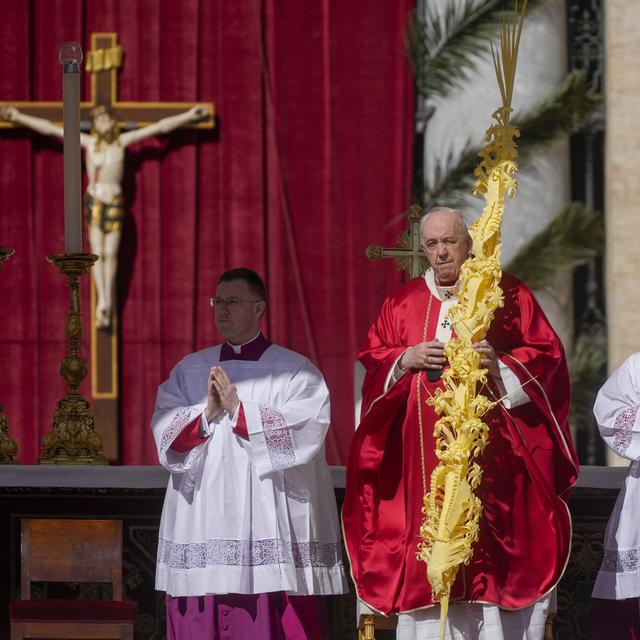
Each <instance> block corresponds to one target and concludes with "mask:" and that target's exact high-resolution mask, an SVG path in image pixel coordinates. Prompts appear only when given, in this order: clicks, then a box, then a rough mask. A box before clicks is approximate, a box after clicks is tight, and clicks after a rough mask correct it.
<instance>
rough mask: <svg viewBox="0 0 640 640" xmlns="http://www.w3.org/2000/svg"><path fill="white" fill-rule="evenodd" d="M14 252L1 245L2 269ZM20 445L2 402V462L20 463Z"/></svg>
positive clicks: (0, 420) (0, 452) (0, 455)
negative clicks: (12, 432) (17, 442)
mask: <svg viewBox="0 0 640 640" xmlns="http://www.w3.org/2000/svg"><path fill="white" fill-rule="evenodd" d="M13 254H14V250H13V249H9V247H0V269H2V268H3V267H4V263H5V262H6V261H7V260H8V259H9V258H10V257H11V256H12V255H13ZM17 454H18V445H17V444H16V441H15V440H14V439H13V438H12V437H11V436H10V435H9V420H8V419H7V416H6V415H5V413H4V411H3V410H2V405H1V404H0V464H18V456H17Z"/></svg>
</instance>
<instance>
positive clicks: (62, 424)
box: [38, 253, 108, 464]
mask: <svg viewBox="0 0 640 640" xmlns="http://www.w3.org/2000/svg"><path fill="white" fill-rule="evenodd" d="M97 259H98V256H96V255H94V254H92V253H57V254H54V255H51V256H47V260H48V261H49V262H51V263H52V264H54V265H55V266H56V267H57V268H58V270H59V271H60V272H61V273H62V274H63V275H65V276H67V283H68V285H69V290H70V293H71V302H70V305H69V315H68V316H67V326H66V334H67V340H68V341H69V355H68V356H66V357H65V358H62V365H61V367H60V375H61V376H62V377H63V378H64V381H65V382H66V383H67V386H68V387H69V391H68V392H67V393H66V395H65V396H64V397H63V398H62V399H61V400H59V401H58V406H57V408H56V411H55V413H54V414H53V424H52V425H51V431H49V433H48V434H47V435H46V436H45V437H44V438H43V440H42V454H41V456H40V459H39V460H38V462H39V463H40V464H108V461H107V459H106V458H105V456H104V452H103V449H102V438H101V437H100V435H99V434H98V432H97V431H96V429H95V424H94V418H93V413H92V412H91V409H90V407H89V403H88V402H87V401H86V400H85V399H84V398H83V397H82V396H81V395H80V394H79V393H78V391H77V389H78V387H79V386H80V383H81V382H82V381H83V380H84V379H85V378H86V377H87V361H86V359H85V358H83V357H82V356H81V355H80V338H82V319H81V314H80V295H79V292H78V288H79V283H78V276H83V275H85V274H86V273H87V272H88V271H89V268H90V267H91V266H92V265H93V263H94V262H95V261H96V260H97Z"/></svg>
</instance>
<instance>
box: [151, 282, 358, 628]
mask: <svg viewBox="0 0 640 640" xmlns="http://www.w3.org/2000/svg"><path fill="white" fill-rule="evenodd" d="M211 304H212V306H213V307H214V309H215V320H216V326H217V327H218V330H219V331H220V333H221V334H222V335H223V336H224V337H225V338H226V339H227V340H226V342H225V343H223V344H222V345H218V346H215V347H211V348H209V349H204V350H203V351H198V352H196V353H193V354H191V355H189V356H187V357H186V358H184V359H183V360H182V361H181V362H179V363H178V364H177V365H176V367H175V368H174V369H173V371H172V372H171V375H170V377H169V379H168V380H167V381H166V382H164V383H163V384H162V385H161V386H160V388H159V389H158V397H157V402H156V407H155V411H154V415H153V421H152V423H153V433H154V437H155V441H156V445H157V448H158V456H159V459H160V463H161V464H162V465H163V466H165V467H166V468H167V469H169V470H170V471H171V478H170V480H169V486H168V488H167V494H166V498H165V503H164V508H163V512H162V521H161V524H160V535H159V544H158V562H157V571H156V588H157V589H158V590H162V591H166V592H167V637H168V638H169V639H171V638H176V639H177V638H179V639H180V640H185V639H187V638H198V639H199V638H248V637H251V638H252V640H274V639H276V638H283V637H285V634H286V637H287V638H300V639H304V638H326V637H329V632H328V627H327V616H326V608H325V604H324V602H323V599H322V598H318V597H317V596H323V595H327V594H338V593H343V592H344V591H345V590H346V581H345V575H344V569H343V566H342V559H341V550H340V537H339V525H338V517H337V510H336V503H335V497H334V494H333V486H332V482H331V476H330V472H329V468H328V466H327V462H326V459H325V452H324V438H325V435H326V432H327V429H328V428H329V421H330V407H329V397H328V391H327V388H326V385H325V383H324V380H323V378H322V375H321V373H320V372H319V371H318V370H317V369H316V368H315V367H314V366H313V365H312V364H311V363H310V362H309V360H307V359H306V358H305V357H303V356H301V355H299V354H297V353H295V352H293V351H290V350H288V349H284V348H283V347H280V346H278V345H275V344H272V343H271V342H269V341H268V340H267V339H266V338H265V337H264V336H263V335H262V333H260V330H259V324H260V319H261V318H262V316H263V315H264V313H265V307H266V292H265V287H264V284H263V282H262V280H261V278H260V277H259V276H258V274H256V273H255V272H253V271H251V270H249V269H233V270H231V271H228V272H226V273H225V274H223V275H222V276H221V277H220V280H219V282H218V286H217V289H216V295H215V297H214V298H212V300H211Z"/></svg>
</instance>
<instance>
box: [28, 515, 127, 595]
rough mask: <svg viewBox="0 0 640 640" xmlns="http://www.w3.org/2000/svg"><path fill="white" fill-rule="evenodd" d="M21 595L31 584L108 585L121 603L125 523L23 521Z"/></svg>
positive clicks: (100, 521)
mask: <svg viewBox="0 0 640 640" xmlns="http://www.w3.org/2000/svg"><path fill="white" fill-rule="evenodd" d="M21 558H22V571H21V585H20V596H21V598H22V599H23V600H29V599H31V583H32V582H108V583H111V584H112V585H113V599H114V600H122V521H121V520H48V519H23V520H22V544H21Z"/></svg>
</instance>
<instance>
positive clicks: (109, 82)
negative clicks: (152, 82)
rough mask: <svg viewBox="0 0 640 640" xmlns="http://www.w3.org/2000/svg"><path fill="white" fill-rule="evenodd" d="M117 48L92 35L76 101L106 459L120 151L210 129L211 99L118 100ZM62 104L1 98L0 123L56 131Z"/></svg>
mask: <svg viewBox="0 0 640 640" xmlns="http://www.w3.org/2000/svg"><path fill="white" fill-rule="evenodd" d="M123 57H124V55H123V51H122V47H121V46H120V45H119V44H118V39H117V35H116V34H115V33H93V34H91V51H89V53H88V54H87V60H86V67H85V68H86V70H87V72H89V73H91V99H90V100H89V101H88V102H82V103H81V105H80V114H81V120H82V129H83V131H85V130H86V131H88V130H90V134H89V133H82V134H81V144H82V147H83V148H84V152H85V164H86V170H87V178H88V186H87V191H86V194H85V216H86V218H87V223H88V236H89V242H90V244H91V250H92V252H93V253H95V254H97V255H98V257H99V260H98V261H97V263H96V266H95V267H94V270H93V278H92V287H91V395H92V398H93V409H94V414H95V419H96V423H97V428H98V431H99V432H100V434H101V435H102V438H103V441H104V452H105V455H106V457H107V458H108V459H109V460H117V458H118V450H119V446H118V399H119V376H118V314H117V304H116V303H115V302H114V301H115V300H116V292H115V273H116V267H117V253H118V248H119V246H120V237H121V228H122V220H123V217H124V215H125V211H126V207H125V203H124V202H123V197H122V189H121V184H122V178H123V172H124V153H125V148H126V147H127V146H128V145H129V144H133V143H135V142H137V141H139V140H142V139H144V138H147V137H150V136H153V135H157V134H162V133H168V132H169V131H172V130H174V129H176V128H178V127H184V126H188V127H191V128H197V129H212V128H213V127H214V126H215V120H214V114H215V110H214V105H213V103H202V104H199V105H196V106H194V104H193V103H187V102H147V103H141V102H120V101H119V100H118V73H119V70H120V68H121V67H122V61H123ZM61 121H62V103H61V102H11V103H9V102H0V127H28V128H31V129H33V130H35V131H37V132H39V133H42V134H44V135H52V136H58V137H62V136H63V133H64V132H63V129H62V127H61V126H60V123H61Z"/></svg>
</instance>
